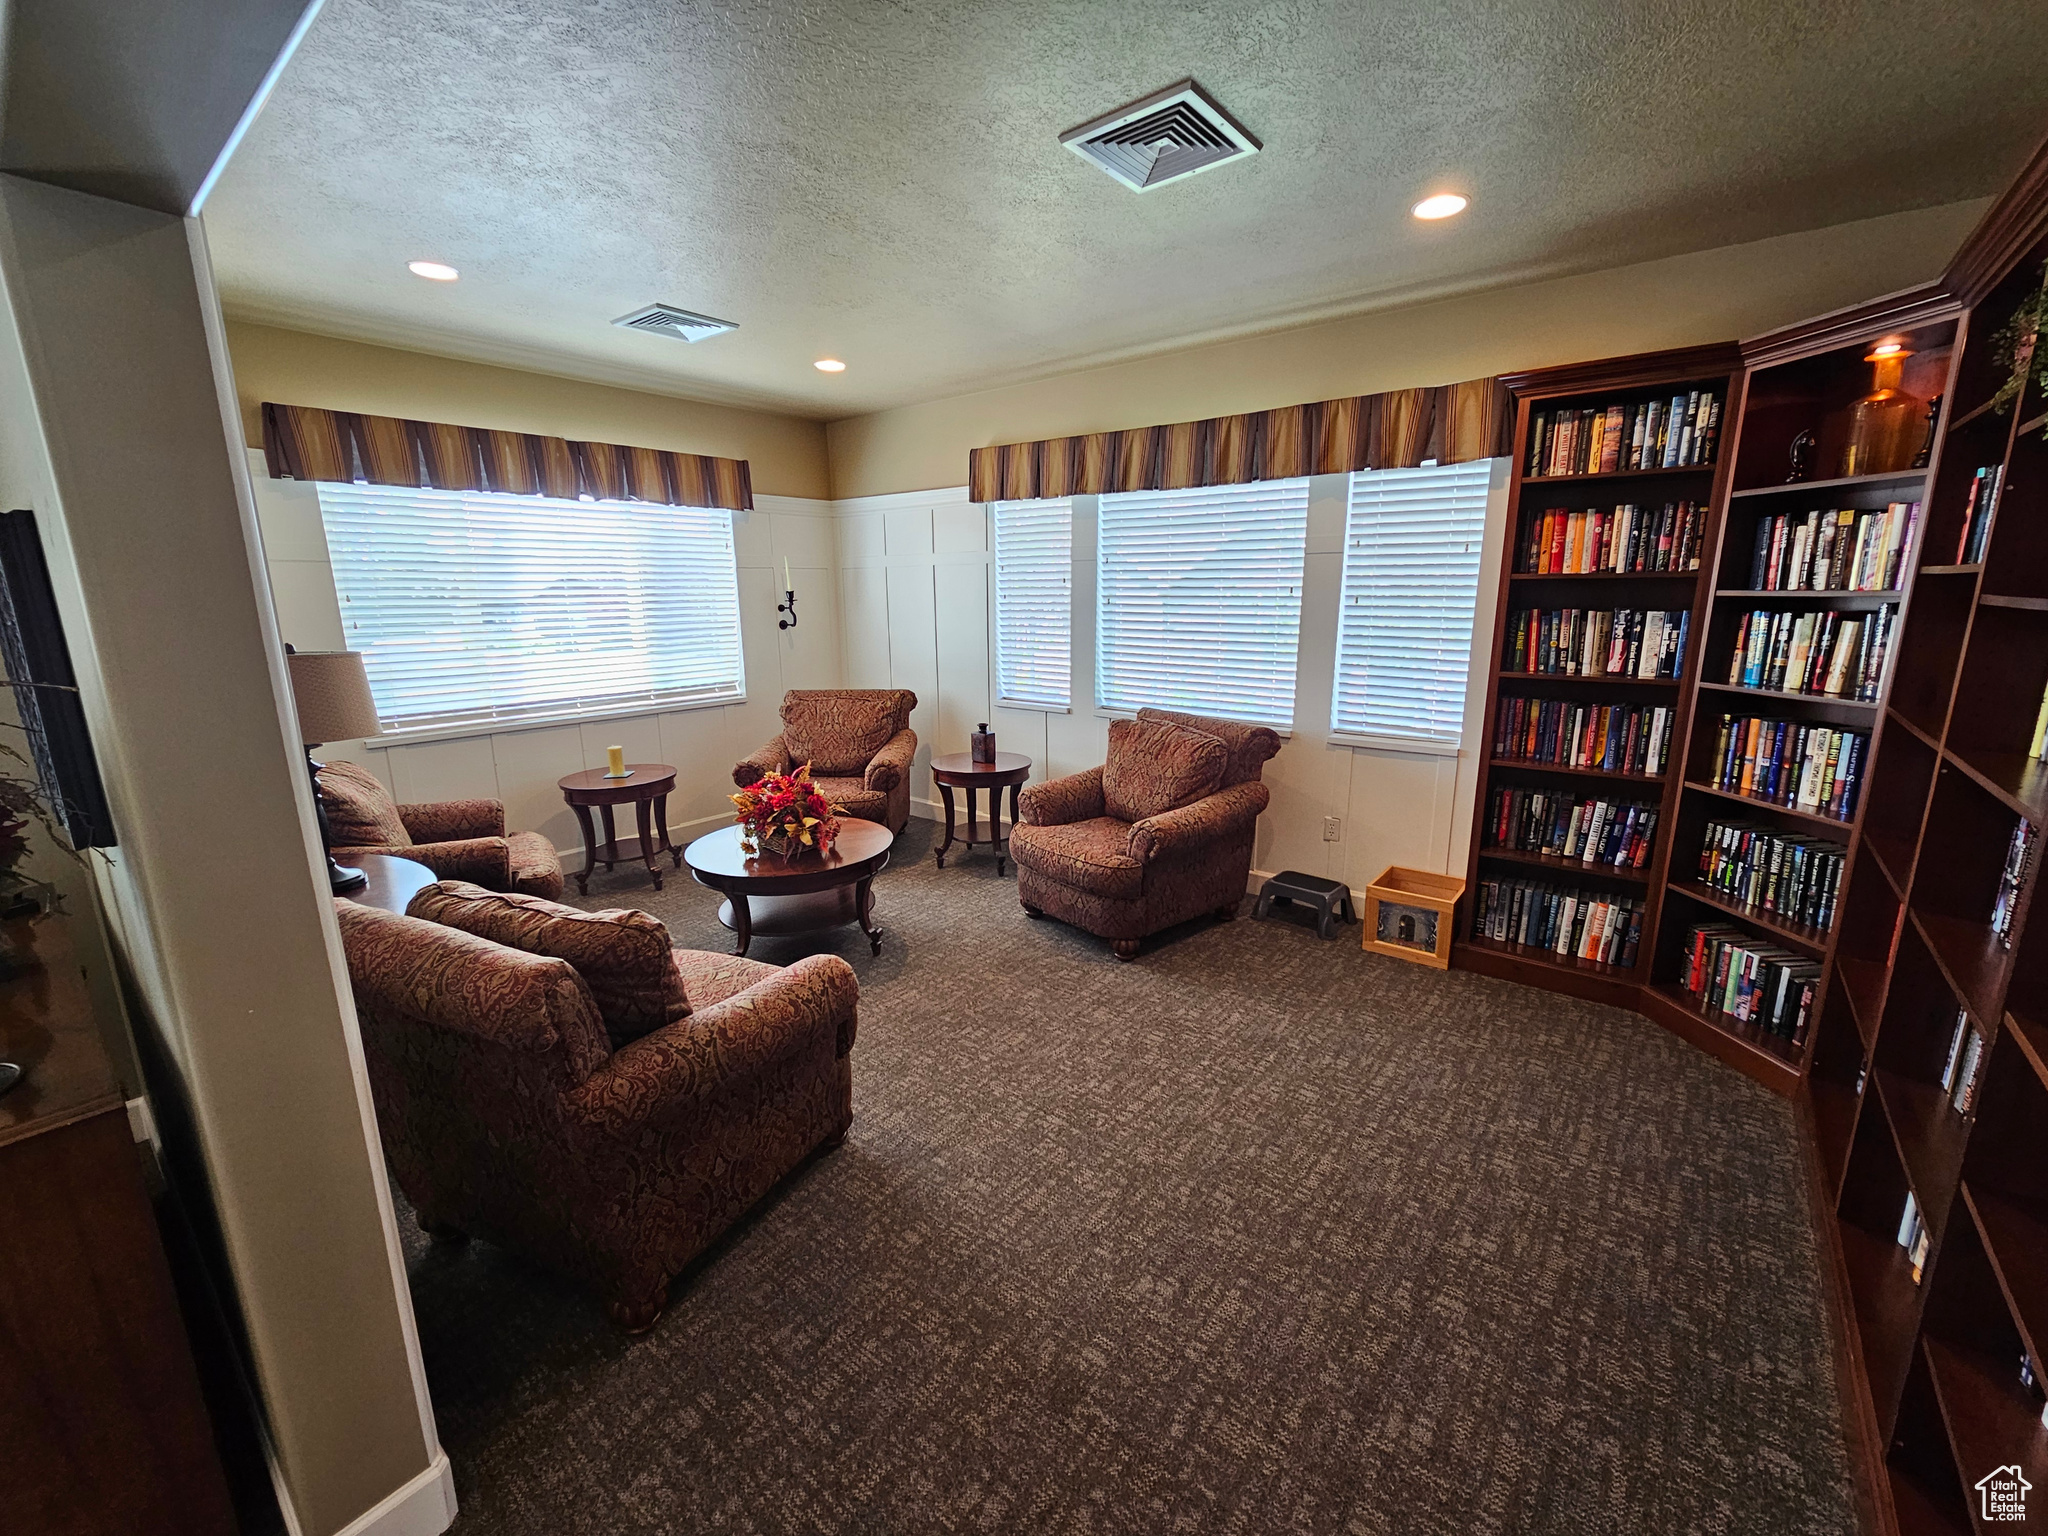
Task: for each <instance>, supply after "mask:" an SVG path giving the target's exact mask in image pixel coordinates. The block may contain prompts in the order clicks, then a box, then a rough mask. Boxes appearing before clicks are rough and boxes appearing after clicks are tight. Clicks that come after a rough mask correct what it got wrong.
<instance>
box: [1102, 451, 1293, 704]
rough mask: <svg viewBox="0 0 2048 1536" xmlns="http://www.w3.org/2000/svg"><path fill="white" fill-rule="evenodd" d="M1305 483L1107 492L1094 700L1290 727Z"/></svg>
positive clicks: (1271, 481)
mask: <svg viewBox="0 0 2048 1536" xmlns="http://www.w3.org/2000/svg"><path fill="white" fill-rule="evenodd" d="M1307 537H1308V481H1306V480H1262V481H1259V482H1257V483H1256V484H1252V485H1220V486H1208V487H1204V488H1201V489H1198V490H1186V491H1133V492H1129V493H1127V494H1124V495H1117V496H1104V497H1103V498H1102V500H1101V503H1100V513H1099V520H1098V524H1097V538H1096V551H1097V555H1096V646H1095V657H1096V663H1095V697H1096V701H1097V702H1098V703H1099V704H1101V705H1102V707H1104V708H1105V709H1114V710H1136V709H1142V708H1143V707H1145V706H1146V705H1155V706H1160V707H1164V708H1169V709H1186V710H1192V711H1194V712H1196V713H1198V714H1205V715H1218V716H1222V717H1224V718H1226V719H1231V720H1247V721H1251V722H1253V723H1254V724H1259V725H1272V726H1278V727H1280V728H1281V729H1282V730H1286V729H1289V728H1291V727H1292V726H1293V724H1294V653H1295V646H1296V643H1297V640H1298V637H1299V634H1300V630H1301V563H1302V551H1303V547H1304V545H1305V543H1306V540H1307Z"/></svg>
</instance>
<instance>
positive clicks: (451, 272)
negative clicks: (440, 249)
mask: <svg viewBox="0 0 2048 1536" xmlns="http://www.w3.org/2000/svg"><path fill="white" fill-rule="evenodd" d="M405 270H406V271H408V272H410V273H411V274H412V275H413V276H414V277H424V278H428V279H431V280H432V281H434V282H437V283H452V282H454V281H455V279H457V278H458V277H460V276H462V274H461V273H460V272H458V271H456V270H455V269H454V268H453V267H451V266H449V265H448V263H447V262H445V261H408V262H407V263H406V264H405Z"/></svg>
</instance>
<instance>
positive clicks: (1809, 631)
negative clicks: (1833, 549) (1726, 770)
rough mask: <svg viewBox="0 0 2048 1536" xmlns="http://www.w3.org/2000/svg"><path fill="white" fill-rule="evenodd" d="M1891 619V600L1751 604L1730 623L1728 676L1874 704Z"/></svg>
mask: <svg viewBox="0 0 2048 1536" xmlns="http://www.w3.org/2000/svg"><path fill="white" fill-rule="evenodd" d="M1897 620H1898V609H1897V607H1896V606H1895V605H1893V604H1891V603H1886V604H1885V605H1884V606H1883V607H1881V608H1878V609H1875V610H1873V611H1871V612H1868V613H1840V612H1837V611H1836V610H1835V609H1832V608H1830V609H1828V610H1826V611H1825V612H1809V613H1792V612H1789V611H1787V610H1784V609H1778V610H1775V611H1774V610H1772V609H1769V608H1758V609H1755V610H1753V611H1751V612H1749V613H1745V614H1744V615H1743V616H1742V620H1741V623H1740V624H1739V625H1738V626H1737V628H1736V632H1735V647H1734V649H1733V651H1731V652H1730V653H1729V657H1728V681H1729V682H1731V683H1733V684H1735V685H1736V686H1738V687H1742V688H1768V689H1771V690H1773V691H1774V692H1778V693H1811V694H1816V695H1820V696H1824V697H1827V698H1836V699H1860V700H1863V701H1864V702H1866V703H1873V704H1874V703H1876V702H1877V696H1878V691H1879V688H1880V685H1881V684H1882V682H1883V679H1884V664H1885V658H1886V657H1887V656H1888V655H1889V654H1890V652H1891V647H1892V634H1893V630H1894V627H1895V625H1896V623H1897Z"/></svg>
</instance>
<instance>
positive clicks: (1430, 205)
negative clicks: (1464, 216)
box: [1413, 192, 1466, 219]
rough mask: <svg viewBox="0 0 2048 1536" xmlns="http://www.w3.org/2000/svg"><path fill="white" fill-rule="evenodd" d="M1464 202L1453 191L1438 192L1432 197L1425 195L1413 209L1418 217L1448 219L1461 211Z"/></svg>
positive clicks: (1463, 209) (1463, 208)
mask: <svg viewBox="0 0 2048 1536" xmlns="http://www.w3.org/2000/svg"><path fill="white" fill-rule="evenodd" d="M1465 202H1466V199H1464V198H1462V197H1460V196H1458V194H1457V193H1455V192H1439V193H1437V194H1436V196H1434V197H1425V198H1424V199H1423V200H1422V201H1421V202H1419V203H1417V204H1416V205H1415V207H1414V210H1413V211H1414V214H1415V217H1417V218H1418V219H1448V218H1449V217H1450V216H1451V215H1452V214H1454V213H1463V212H1464V211H1465Z"/></svg>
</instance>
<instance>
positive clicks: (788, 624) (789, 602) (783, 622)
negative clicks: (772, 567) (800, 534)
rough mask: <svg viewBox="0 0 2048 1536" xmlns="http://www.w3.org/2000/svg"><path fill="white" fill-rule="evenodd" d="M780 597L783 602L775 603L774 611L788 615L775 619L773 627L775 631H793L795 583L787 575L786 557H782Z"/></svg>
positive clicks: (794, 626)
mask: <svg viewBox="0 0 2048 1536" xmlns="http://www.w3.org/2000/svg"><path fill="white" fill-rule="evenodd" d="M782 595H783V598H784V599H785V601H783V602H779V603H777V604H776V605H775V611H776V612H777V613H786V614H788V615H789V617H788V618H786V619H777V620H776V621H775V627H776V628H777V629H795V628H796V581H795V579H794V578H793V577H792V576H791V575H790V574H789V556H787V555H784V556H783V557H782Z"/></svg>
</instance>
